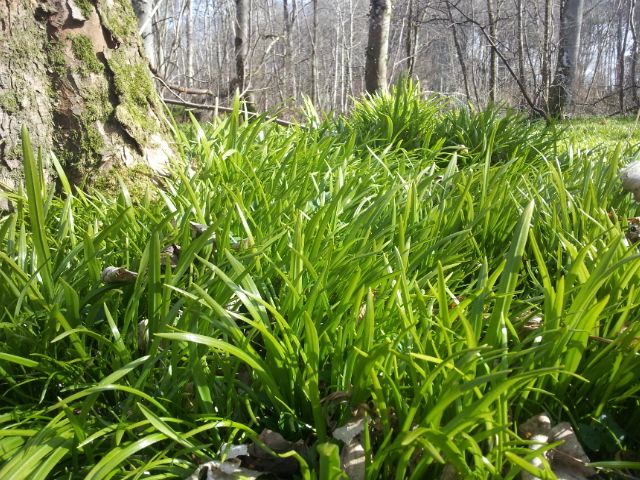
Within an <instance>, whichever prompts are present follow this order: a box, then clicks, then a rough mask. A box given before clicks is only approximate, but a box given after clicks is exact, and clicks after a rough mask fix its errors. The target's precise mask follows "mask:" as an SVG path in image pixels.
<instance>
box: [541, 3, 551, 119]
mask: <svg viewBox="0 0 640 480" xmlns="http://www.w3.org/2000/svg"><path fill="white" fill-rule="evenodd" d="M552 10H553V3H552V0H545V2H544V34H543V40H542V69H541V70H542V81H541V84H542V85H541V87H542V91H541V92H540V97H541V98H542V104H543V105H542V108H543V109H544V110H548V104H549V87H550V85H551V66H550V58H551V52H550V45H551V18H552V17H551V14H552V13H553V12H552Z"/></svg>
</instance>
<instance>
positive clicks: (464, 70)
mask: <svg viewBox="0 0 640 480" xmlns="http://www.w3.org/2000/svg"><path fill="white" fill-rule="evenodd" d="M447 14H448V16H449V22H450V23H451V34H452V35H453V44H454V45H455V47H456V54H457V56H458V62H459V63H460V71H461V72H462V81H463V83H464V94H465V95H466V97H467V102H470V101H471V92H470V91H469V78H468V74H467V64H466V63H465V61H464V52H463V50H462V45H460V39H459V38H458V26H457V25H456V22H455V21H454V20H453V14H452V13H451V4H450V3H449V2H447Z"/></svg>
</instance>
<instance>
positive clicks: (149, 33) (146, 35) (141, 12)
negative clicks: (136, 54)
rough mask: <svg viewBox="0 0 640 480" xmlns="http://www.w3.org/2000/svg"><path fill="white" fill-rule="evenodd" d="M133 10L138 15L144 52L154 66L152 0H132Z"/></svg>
mask: <svg viewBox="0 0 640 480" xmlns="http://www.w3.org/2000/svg"><path fill="white" fill-rule="evenodd" d="M131 4H132V5H133V10H134V11H135V12H136V16H137V17H138V25H139V27H140V34H141V35H142V41H143V42H144V52H145V55H146V56H147V60H149V64H150V65H151V67H152V68H156V67H157V65H158V62H157V61H156V60H157V59H156V47H155V36H154V25H153V0H132V1H131Z"/></svg>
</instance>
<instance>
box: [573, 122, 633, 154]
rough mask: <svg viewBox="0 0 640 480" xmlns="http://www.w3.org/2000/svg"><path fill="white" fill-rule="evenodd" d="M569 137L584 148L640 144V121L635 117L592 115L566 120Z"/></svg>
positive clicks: (609, 147)
mask: <svg viewBox="0 0 640 480" xmlns="http://www.w3.org/2000/svg"><path fill="white" fill-rule="evenodd" d="M566 123H567V125H568V128H567V138H568V139H569V141H570V142H575V143H577V144H579V145H581V146H582V147H583V148H599V147H604V148H608V149H611V148H614V147H615V146H616V145H617V144H618V143H622V144H623V145H624V146H625V147H626V146H630V147H633V148H636V149H637V148H638V146H639V145H640V121H639V120H638V119H637V118H636V117H635V116H634V117H623V118H620V117H613V118H609V117H591V118H584V119H575V120H570V121H567V122H566Z"/></svg>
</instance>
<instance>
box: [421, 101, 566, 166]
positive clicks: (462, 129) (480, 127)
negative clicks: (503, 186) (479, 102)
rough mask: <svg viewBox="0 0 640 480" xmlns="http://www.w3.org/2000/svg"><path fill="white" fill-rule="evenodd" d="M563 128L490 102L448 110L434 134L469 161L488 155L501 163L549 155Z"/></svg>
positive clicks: (555, 151)
mask: <svg viewBox="0 0 640 480" xmlns="http://www.w3.org/2000/svg"><path fill="white" fill-rule="evenodd" d="M563 130H564V129H563V127H562V126H561V125H557V124H545V123H543V122H541V121H533V120H531V119H529V118H528V117H527V116H526V115H524V114H522V113H518V112H514V111H512V110H509V109H505V108H504V107H501V106H499V105H491V106H489V107H487V108H486V109H484V110H479V111H478V110H475V109H473V108H471V107H468V108H458V109H454V110H450V111H449V112H448V113H447V114H446V115H445V116H444V118H443V119H442V121H441V122H440V123H439V124H438V126H437V127H436V131H435V133H434V137H435V138H438V139H442V140H443V141H444V145H445V146H447V147H451V148H454V149H458V150H460V151H461V152H463V153H464V156H465V157H466V158H468V159H470V160H471V161H473V160H474V159H479V160H480V161H484V159H485V158H488V159H489V161H490V162H491V163H503V162H506V161H508V160H511V159H523V160H526V161H532V160H534V159H537V158H541V157H545V156H553V155H554V154H556V153H557V150H556V149H557V143H558V141H559V139H560V138H562V135H563Z"/></svg>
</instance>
